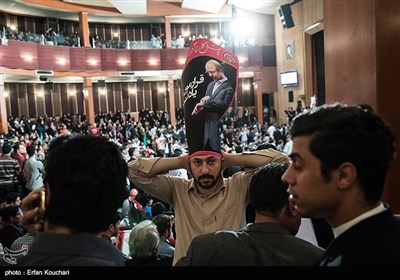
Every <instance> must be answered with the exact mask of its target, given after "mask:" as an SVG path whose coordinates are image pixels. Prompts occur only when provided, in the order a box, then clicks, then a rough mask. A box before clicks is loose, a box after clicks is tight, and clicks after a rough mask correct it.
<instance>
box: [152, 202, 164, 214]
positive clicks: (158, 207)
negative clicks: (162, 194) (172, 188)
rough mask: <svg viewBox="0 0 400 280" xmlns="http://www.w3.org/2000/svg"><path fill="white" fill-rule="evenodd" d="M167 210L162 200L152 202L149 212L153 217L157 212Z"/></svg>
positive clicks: (160, 212)
mask: <svg viewBox="0 0 400 280" xmlns="http://www.w3.org/2000/svg"><path fill="white" fill-rule="evenodd" d="M166 210H167V207H165V205H164V204H163V203H162V202H159V201H158V202H156V203H153V205H152V206H151V213H152V214H153V217H155V216H157V215H158V214H162V213H163V212H164V211H166Z"/></svg>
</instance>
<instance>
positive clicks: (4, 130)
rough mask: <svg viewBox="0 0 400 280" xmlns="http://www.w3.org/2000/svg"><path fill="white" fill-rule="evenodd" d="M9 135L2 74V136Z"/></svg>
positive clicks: (0, 92)
mask: <svg viewBox="0 0 400 280" xmlns="http://www.w3.org/2000/svg"><path fill="white" fill-rule="evenodd" d="M5 133H8V119H7V107H6V98H5V96H4V74H0V134H5Z"/></svg>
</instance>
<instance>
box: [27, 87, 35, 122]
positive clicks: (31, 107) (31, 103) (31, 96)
mask: <svg viewBox="0 0 400 280" xmlns="http://www.w3.org/2000/svg"><path fill="white" fill-rule="evenodd" d="M36 87H38V86H37V85H34V84H28V85H27V88H26V91H27V94H28V95H27V97H28V111H29V114H28V115H27V117H29V118H33V117H34V116H37V113H36V100H35V91H36Z"/></svg>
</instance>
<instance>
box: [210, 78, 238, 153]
mask: <svg viewBox="0 0 400 280" xmlns="http://www.w3.org/2000/svg"><path fill="white" fill-rule="evenodd" d="M215 83H216V81H213V82H211V83H209V85H208V86H207V91H206V95H205V96H209V97H210V99H208V100H206V101H205V102H204V113H205V115H204V143H203V144H204V145H203V146H205V145H206V144H207V141H209V142H210V146H211V149H212V150H213V151H216V152H219V151H220V146H221V143H220V142H221V141H220V136H219V130H218V122H219V119H220V118H221V117H222V116H223V115H224V113H225V112H226V110H227V109H228V107H229V105H230V104H231V102H232V98H233V88H232V86H231V84H230V83H229V81H228V80H225V81H224V82H223V83H222V84H221V85H220V86H219V87H218V88H217V89H216V90H215V92H214V94H212V91H213V88H214V85H215Z"/></svg>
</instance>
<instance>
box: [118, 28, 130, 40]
mask: <svg viewBox="0 0 400 280" xmlns="http://www.w3.org/2000/svg"><path fill="white" fill-rule="evenodd" d="M127 29H128V27H127V26H126V25H120V26H119V39H120V40H121V41H126V38H127Z"/></svg>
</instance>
